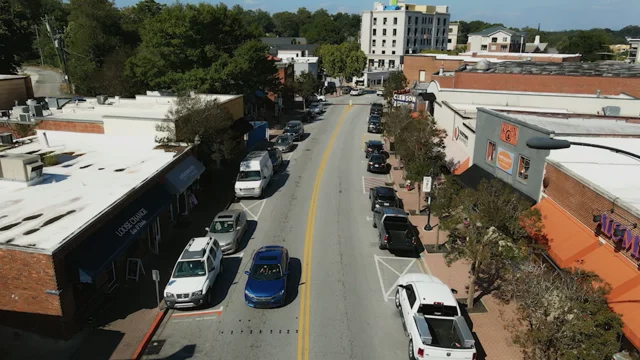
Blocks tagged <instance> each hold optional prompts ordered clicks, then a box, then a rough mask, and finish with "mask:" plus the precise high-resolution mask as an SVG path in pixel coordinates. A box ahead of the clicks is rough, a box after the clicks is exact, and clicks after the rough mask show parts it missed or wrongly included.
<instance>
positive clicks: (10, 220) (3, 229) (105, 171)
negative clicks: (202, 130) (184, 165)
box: [0, 131, 175, 254]
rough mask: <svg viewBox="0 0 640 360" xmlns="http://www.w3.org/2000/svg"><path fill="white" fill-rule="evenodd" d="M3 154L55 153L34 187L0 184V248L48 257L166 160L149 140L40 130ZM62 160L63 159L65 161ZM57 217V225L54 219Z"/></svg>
mask: <svg viewBox="0 0 640 360" xmlns="http://www.w3.org/2000/svg"><path fill="white" fill-rule="evenodd" d="M46 134H47V138H48V140H49V146H47V145H46V143H45V141H44V138H43V137H42V133H41V132H39V134H38V137H37V139H36V140H35V141H33V142H32V143H30V144H25V145H22V146H19V147H16V148H13V149H10V150H6V151H4V152H3V153H12V154H25V153H30V154H45V153H49V152H53V153H55V154H64V155H61V157H60V160H62V161H63V162H62V163H60V164H58V165H54V166H48V167H45V168H44V180H43V181H42V182H41V183H39V184H36V185H32V186H28V187H27V186H26V185H25V184H24V183H19V182H13V181H7V180H0V199H1V200H0V248H2V247H11V248H23V249H29V250H31V251H37V252H43V253H49V254H50V253H53V252H54V251H55V250H56V249H57V248H58V247H60V246H61V245H62V244H64V243H65V242H66V241H67V240H68V239H70V238H71V237H72V235H73V234H74V233H75V232H76V231H78V230H79V229H80V228H82V227H84V225H85V224H87V223H89V222H90V221H91V220H92V219H93V218H94V217H96V216H97V215H99V214H100V213H102V212H103V211H105V210H106V209H108V208H109V207H111V206H112V205H114V204H115V203H116V202H117V201H118V200H119V199H121V198H123V197H124V196H125V194H127V193H128V192H129V191H131V190H133V189H135V188H137V187H138V186H140V185H141V184H142V183H144V182H145V181H146V180H147V179H148V178H150V177H151V176H152V175H154V174H155V173H156V172H158V171H159V170H161V169H162V168H164V167H165V166H167V165H168V164H170V163H171V162H172V159H173V157H174V156H175V153H173V152H166V151H164V150H159V149H155V147H156V146H157V144H156V143H155V142H154V141H152V140H148V141H147V140H144V139H141V138H130V137H127V136H109V135H102V134H83V133H70V132H58V131H46ZM65 160H66V161H65ZM56 219H57V221H56Z"/></svg>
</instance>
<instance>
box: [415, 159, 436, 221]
mask: <svg viewBox="0 0 640 360" xmlns="http://www.w3.org/2000/svg"><path fill="white" fill-rule="evenodd" d="M429 175H431V176H430V177H429V188H428V189H427V190H429V192H428V197H427V224H426V225H425V226H424V231H431V230H433V226H431V189H432V187H433V166H431V171H430V174H429ZM423 181H424V180H423ZM416 191H419V189H416Z"/></svg>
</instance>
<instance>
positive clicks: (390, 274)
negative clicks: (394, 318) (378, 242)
mask: <svg viewBox="0 0 640 360" xmlns="http://www.w3.org/2000/svg"><path fill="white" fill-rule="evenodd" d="M418 261H420V259H408V258H401V257H394V256H379V255H374V262H375V267H376V272H377V274H378V280H379V282H380V291H381V293H382V299H383V300H384V301H385V302H390V301H391V302H392V301H393V299H394V295H395V294H394V290H395V289H396V286H397V285H398V280H399V279H400V277H401V276H402V275H405V274H408V273H422V269H421V268H420V265H419V263H418Z"/></svg>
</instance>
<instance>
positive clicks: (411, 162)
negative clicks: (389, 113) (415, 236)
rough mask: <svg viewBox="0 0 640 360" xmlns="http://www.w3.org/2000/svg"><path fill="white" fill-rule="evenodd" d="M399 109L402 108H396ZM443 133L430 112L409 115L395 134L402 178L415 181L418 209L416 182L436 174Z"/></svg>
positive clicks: (439, 160)
mask: <svg viewBox="0 0 640 360" xmlns="http://www.w3.org/2000/svg"><path fill="white" fill-rule="evenodd" d="M400 111H403V110H400ZM446 136H447V133H446V132H445V131H444V130H442V129H440V128H439V127H438V125H437V123H436V121H435V120H434V119H433V117H432V116H431V115H426V116H425V115H422V114H421V115H419V116H416V117H411V116H410V120H408V121H407V123H406V125H405V126H403V127H401V128H400V130H399V132H398V134H397V135H396V137H395V139H394V140H395V149H396V154H397V155H399V156H400V158H401V159H402V164H403V165H404V171H405V179H406V180H409V181H411V182H412V183H413V184H416V189H417V190H416V196H417V197H418V201H417V203H416V204H418V205H417V207H418V208H417V209H416V211H420V199H421V194H420V189H421V187H420V184H421V183H422V180H423V178H424V177H425V176H432V177H437V176H439V175H440V168H441V167H442V164H444V161H445V158H446V155H445V152H444V149H445V145H444V139H445V138H446Z"/></svg>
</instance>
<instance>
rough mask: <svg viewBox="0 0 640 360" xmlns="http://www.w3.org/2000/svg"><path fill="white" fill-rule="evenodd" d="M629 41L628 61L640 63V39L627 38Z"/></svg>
mask: <svg viewBox="0 0 640 360" xmlns="http://www.w3.org/2000/svg"><path fill="white" fill-rule="evenodd" d="M627 42H629V55H628V56H627V62H629V63H632V64H633V63H635V64H640V56H638V48H639V47H640V39H632V38H627Z"/></svg>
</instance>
